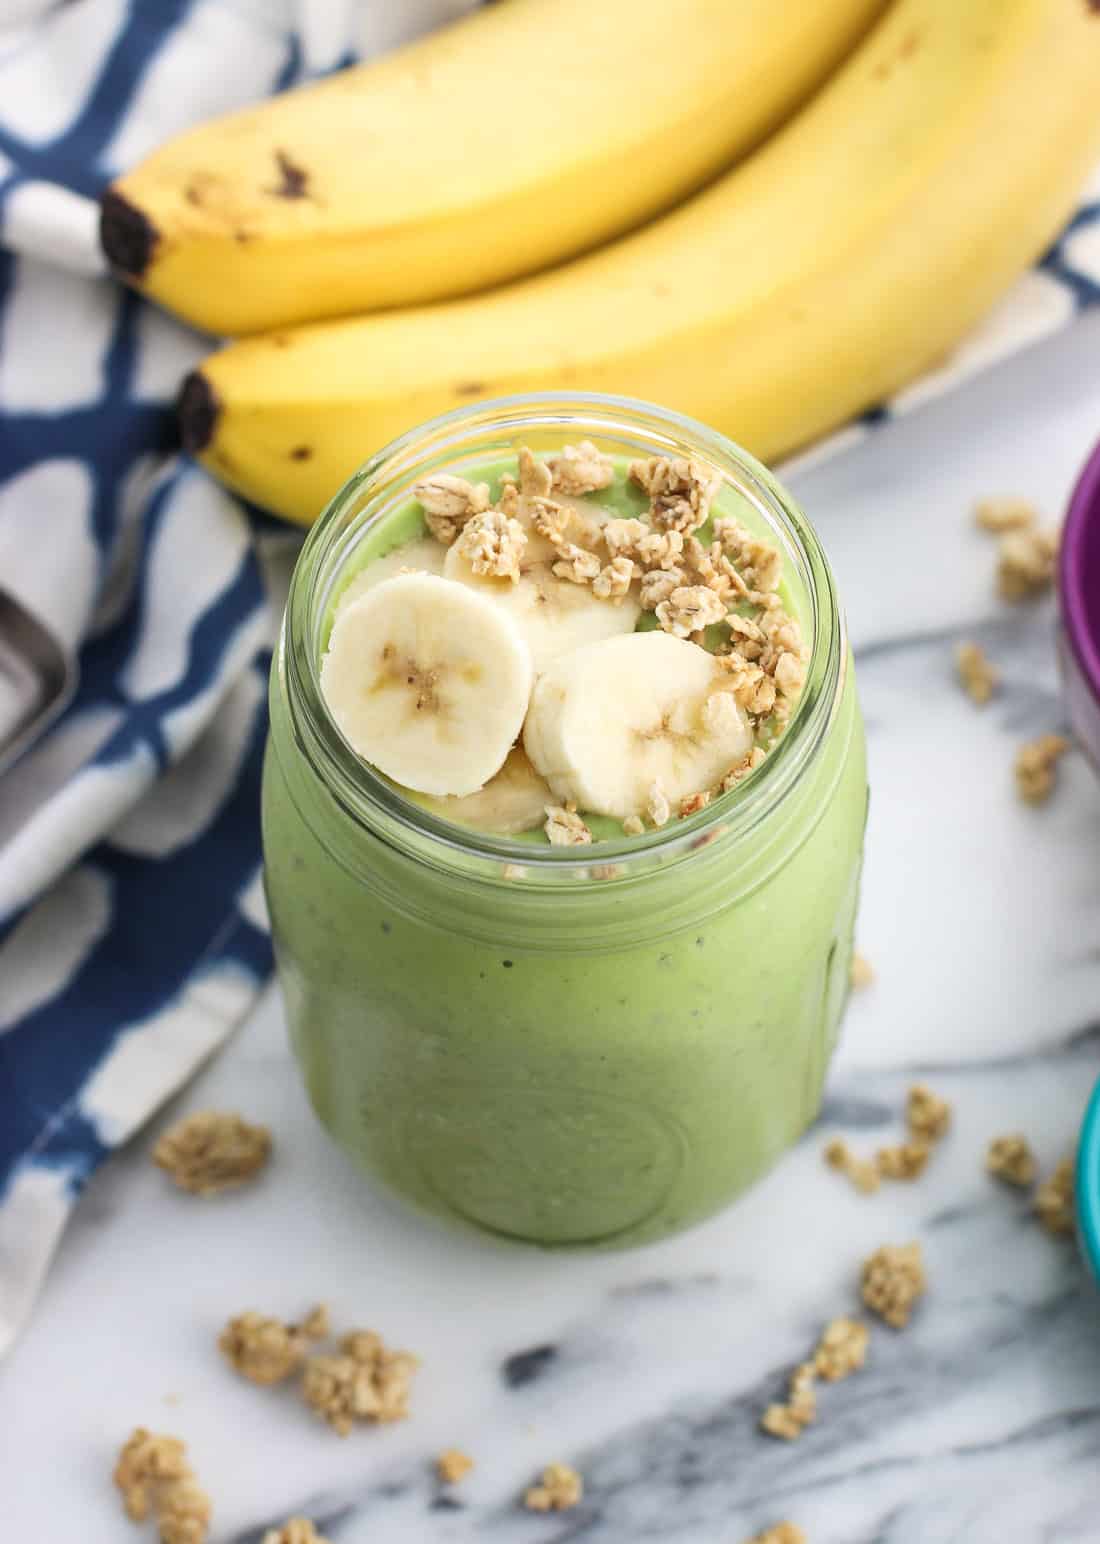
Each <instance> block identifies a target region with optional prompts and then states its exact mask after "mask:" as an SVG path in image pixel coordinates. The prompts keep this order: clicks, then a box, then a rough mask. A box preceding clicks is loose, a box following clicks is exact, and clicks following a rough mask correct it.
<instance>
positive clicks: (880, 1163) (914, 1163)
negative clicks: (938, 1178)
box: [875, 1138, 932, 1180]
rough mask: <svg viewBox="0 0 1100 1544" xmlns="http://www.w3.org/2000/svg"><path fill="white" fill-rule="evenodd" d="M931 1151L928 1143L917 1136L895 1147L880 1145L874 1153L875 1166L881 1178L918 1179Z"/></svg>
mask: <svg viewBox="0 0 1100 1544" xmlns="http://www.w3.org/2000/svg"><path fill="white" fill-rule="evenodd" d="M931 1153H932V1149H931V1147H929V1145H928V1143H927V1142H925V1141H922V1140H920V1139H919V1138H915V1139H914V1140H913V1141H910V1142H901V1143H899V1144H898V1145H897V1146H896V1147H880V1148H879V1150H878V1152H877V1153H876V1154H875V1168H876V1169H877V1170H878V1172H879V1173H880V1174H881V1175H882V1177H883V1179H905V1180H912V1179H919V1178H920V1176H921V1175H922V1174H923V1173H924V1171H925V1169H926V1168H927V1167H928V1159H929V1157H930V1156H931Z"/></svg>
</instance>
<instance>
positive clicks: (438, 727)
mask: <svg viewBox="0 0 1100 1544" xmlns="http://www.w3.org/2000/svg"><path fill="white" fill-rule="evenodd" d="M531 681H532V672H531V655H530V652H529V650H528V648H527V645H526V643H525V642H524V641H523V637H522V636H521V634H520V631H519V628H518V626H517V625H516V622H515V621H514V620H513V618H512V617H510V616H509V615H508V613H507V612H506V611H505V610H504V609H503V607H500V606H494V605H493V604H492V602H491V601H489V600H487V599H486V598H485V597H484V596H483V595H479V594H478V593H477V592H476V591H475V590H473V589H471V588H469V587H468V586H466V585H460V584H452V583H451V581H450V580H448V579H442V578H440V577H438V576H437V575H435V574H398V575H397V576H396V577H395V578H393V579H386V580H384V581H383V582H382V583H381V584H379V585H377V586H376V587H375V588H374V589H373V590H369V591H368V592H367V594H365V595H360V597H359V599H358V600H356V601H354V602H353V603H352V604H351V605H350V606H347V607H346V608H345V609H344V610H343V611H342V612H341V613H340V615H339V617H337V619H336V621H335V622H334V623H333V628H332V636H331V638H330V640H329V647H328V653H327V654H326V655H325V658H324V660H323V662H322V665H321V690H322V692H323V693H324V697H325V701H326V702H327V703H328V707H329V711H330V712H331V714H332V716H333V718H334V719H335V721H336V724H337V727H338V728H339V729H340V731H341V733H342V734H343V735H344V738H345V739H346V740H347V741H348V743H349V744H350V745H351V747H352V749H353V750H354V751H355V752H356V753H357V754H358V755H360V756H362V758H363V760H364V761H369V762H370V764H371V765H372V766H373V767H377V768H378V770H379V771H380V772H384V773H385V774H386V776H387V777H392V778H393V779H394V781H395V782H398V783H402V784H404V786H405V787H406V788H412V789H414V790H415V791H416V792H417V793H432V794H458V795H464V794H471V793H474V792H476V790H477V789H479V788H483V787H484V785H485V784H486V783H487V782H488V781H489V779H490V778H491V777H492V776H493V775H494V774H495V773H496V772H498V771H499V770H500V768H501V767H502V766H503V764H504V761H505V758H506V757H507V755H508V752H509V750H510V749H511V747H512V745H513V743H514V741H515V739H516V736H517V735H518V734H519V732H520V728H521V726H522V724H523V718H524V714H525V713H526V712H527V703H528V700H529V698H530V695H531Z"/></svg>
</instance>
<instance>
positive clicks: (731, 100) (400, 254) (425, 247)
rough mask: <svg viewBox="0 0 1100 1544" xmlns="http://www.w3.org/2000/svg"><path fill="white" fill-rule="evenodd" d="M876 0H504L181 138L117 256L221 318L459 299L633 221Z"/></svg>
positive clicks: (124, 266)
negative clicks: (372, 60) (370, 60)
mask: <svg viewBox="0 0 1100 1544" xmlns="http://www.w3.org/2000/svg"><path fill="white" fill-rule="evenodd" d="M885 3H886V0H783V3H782V4H779V5H777V4H776V3H775V0H676V4H675V5H669V4H667V3H654V0H645V3H642V4H638V3H637V0H511V3H510V4H508V5H502V6H493V7H489V8H487V9H485V10H483V11H479V12H477V13H475V14H474V15H472V16H470V17H468V18H467V19H465V20H463V21H460V22H457V23H455V24H454V25H452V26H450V27H448V28H446V29H444V30H443V31H441V32H438V33H435V34H433V35H431V36H429V37H427V38H425V39H423V40H421V41H419V42H416V43H414V44H412V45H411V46H409V47H407V48H404V49H401V50H400V51H399V52H397V53H395V54H393V55H391V56H390V57H388V58H385V59H382V60H380V61H378V62H377V63H374V64H369V65H364V66H360V67H358V68H354V69H349V70H346V71H344V72H343V73H341V74H339V75H335V76H333V77H332V78H331V79H329V80H325V81H322V82H320V83H317V84H314V85H309V86H304V87H300V88H299V89H297V90H295V91H290V92H287V93H286V94H285V95H283V96H280V97H276V98H274V99H272V100H271V101H270V102H266V103H264V104H262V105H261V106H258V107H255V108H251V109H249V110H248V111H245V112H240V113H235V114H233V115H232V116H231V117H228V118H223V119H220V120H218V121H215V122H212V123H208V124H204V125H202V126H201V127H199V128H197V129H193V130H191V131H190V132H188V133H186V134H183V135H180V136H179V137H178V138H177V139H174V140H171V141H170V142H169V143H168V144H167V145H165V146H163V148H161V149H160V150H158V151H156V152H155V153H154V154H153V155H151V156H149V158H148V159H147V160H145V161H144V162H142V164H141V165H140V166H138V167H137V168H136V169H135V170H134V171H132V172H130V173H129V174H128V175H127V176H125V177H122V178H121V179H120V180H119V181H118V182H116V183H115V184H114V185H113V187H112V188H110V189H109V190H108V192H107V194H106V195H105V198H104V201H103V207H102V215H101V224H100V231H101V239H102V242H103V246H104V249H105V251H106V253H107V256H108V258H109V260H110V261H111V263H112V266H113V267H114V269H115V271H116V272H117V273H118V274H119V275H120V276H121V277H123V278H125V279H127V280H129V281H130V282H132V283H133V284H135V285H136V286H137V287H138V288H140V289H142V290H143V291H144V292H145V293H146V294H148V295H151V296H152V297H153V298H154V299H156V300H159V301H160V302H161V303H162V304H163V305H165V306H167V307H168V308H169V310H172V311H175V312H177V313H178V314H179V315H180V316H182V317H184V318H186V319H187V320H188V321H190V322H193V323H194V324H195V325H197V326H199V327H205V328H208V329H210V330H211V331H213V332H228V333H245V332H254V331H257V330H260V329H262V328H265V327H272V326H284V325H287V324H290V323H294V322H301V321H310V320H313V319H315V318H318V317H325V316H341V315H346V314H348V313H349V312H352V311H364V310H372V309H374V308H376V307H379V306H392V305H403V304H407V303H409V302H417V303H418V302H421V301H426V300H434V299H437V298H439V297H440V296H444V295H457V294H462V293H464V292H466V291H469V290H473V289H478V288H481V287H483V286H485V285H489V284H495V283H498V282H500V281H501V280H504V279H510V278H514V277H515V276H516V275H518V274H522V273H527V272H530V271H531V270H532V269H534V268H538V267H541V266H544V265H545V264H547V263H550V262H554V261H556V260H558V259H560V258H563V257H568V256H570V255H571V254H572V253H574V252H578V251H580V250H581V249H582V248H584V247H590V246H594V245H595V244H596V243H597V242H599V241H601V240H603V239H605V238H606V237H609V236H613V235H617V234H618V233H619V232H620V231H623V230H625V229H627V228H628V227H629V226H631V225H633V224H637V223H638V222H639V221H641V220H642V219H644V218H645V217H646V216H648V215H651V214H654V213H655V212H656V211H658V210H660V209H662V208H664V207H667V205H669V204H670V203H671V202H673V201H674V200H675V199H677V198H680V197H682V196H683V195H685V194H686V193H689V192H691V191H692V190H694V189H695V188H697V187H699V186H700V185H701V184H702V183H703V182H704V181H705V180H706V179H707V178H708V177H710V176H712V175H713V174H714V173H715V172H717V171H719V170H720V169H721V168H722V167H723V166H725V165H728V164H729V161H730V160H731V159H732V157H733V156H735V155H736V154H739V153H740V152H742V151H744V150H746V149H747V148H749V146H750V145H752V144H755V143H756V142H757V141H758V140H759V139H761V138H762V137H763V136H764V134H766V133H767V132H768V131H769V130H771V129H772V128H774V126H775V125H776V123H778V122H779V121H780V120H781V119H782V118H783V117H784V116H785V115H786V114H787V113H789V112H790V111H791V110H792V109H793V108H794V107H796V106H797V104H798V103H799V102H800V101H801V100H802V99H803V98H804V97H805V96H806V95H807V94H808V93H809V92H810V91H811V90H813V89H814V88H815V87H816V86H817V85H818V84H819V82H820V81H821V80H822V79H823V78H824V77H825V76H826V75H827V73H828V72H829V70H830V69H832V68H833V67H834V66H835V65H836V63H837V62H838V60H839V59H841V58H842V57H843V56H844V54H845V53H846V52H847V51H848V49H850V48H851V46H852V45H853V44H854V43H855V41H856V40H857V39H858V38H859V37H860V35H861V34H862V33H863V32H865V31H866V29H867V26H868V25H869V23H870V22H871V21H872V20H873V18H874V17H875V16H876V15H877V14H878V13H879V12H880V11H881V10H882V8H883V5H884V4H885Z"/></svg>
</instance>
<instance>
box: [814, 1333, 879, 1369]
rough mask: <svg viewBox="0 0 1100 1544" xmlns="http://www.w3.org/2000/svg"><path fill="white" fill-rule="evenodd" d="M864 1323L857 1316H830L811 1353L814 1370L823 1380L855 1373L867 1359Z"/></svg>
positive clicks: (866, 1337)
mask: <svg viewBox="0 0 1100 1544" xmlns="http://www.w3.org/2000/svg"><path fill="white" fill-rule="evenodd" d="M869 1339H870V1336H869V1334H868V1331H867V1326H866V1325H865V1324H861V1323H860V1321H859V1320H858V1319H833V1320H832V1321H831V1322H830V1323H829V1324H827V1325H826V1326H825V1329H824V1332H823V1333H822V1336H821V1339H820V1341H819V1342H818V1346H817V1350H816V1351H815V1352H814V1372H815V1373H816V1374H817V1376H818V1377H819V1378H824V1380H825V1382H826V1383H839V1382H840V1380H841V1379H842V1378H850V1377H851V1376H852V1374H853V1373H854V1372H859V1370H860V1368H861V1367H862V1366H863V1364H864V1362H865V1361H866V1360H867V1343H868V1340H869Z"/></svg>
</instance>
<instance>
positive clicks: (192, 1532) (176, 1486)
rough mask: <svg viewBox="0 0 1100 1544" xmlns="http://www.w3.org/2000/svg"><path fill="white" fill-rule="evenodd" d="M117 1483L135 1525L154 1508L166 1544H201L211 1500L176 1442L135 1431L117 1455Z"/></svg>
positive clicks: (207, 1523)
mask: <svg viewBox="0 0 1100 1544" xmlns="http://www.w3.org/2000/svg"><path fill="white" fill-rule="evenodd" d="M114 1482H115V1485H116V1486H117V1487H118V1489H119V1491H120V1492H121V1494H122V1500H123V1505H124V1506H125V1508H126V1515H127V1517H129V1518H130V1519H131V1520H132V1521H133V1522H138V1523H140V1522H144V1520H145V1519H146V1518H147V1517H148V1516H149V1511H150V1508H152V1511H153V1513H154V1515H155V1517H156V1520H157V1525H158V1527H159V1530H160V1537H161V1541H162V1544H203V1541H204V1540H205V1538H206V1534H207V1530H208V1528H209V1526H210V1515H211V1510H212V1508H211V1505H210V1498H209V1496H208V1495H207V1494H206V1492H205V1491H203V1490H201V1489H200V1488H199V1485H198V1483H197V1481H196V1479H195V1475H194V1472H193V1471H192V1469H191V1465H190V1464H189V1463H188V1462H187V1449H186V1446H185V1445H184V1443H182V1442H181V1441H180V1440H179V1438H178V1437H164V1436H157V1435H155V1434H154V1433H153V1432H151V1431H147V1430H146V1429H145V1427H144V1426H138V1427H136V1428H135V1430H134V1431H133V1432H132V1433H131V1435H130V1437H129V1439H128V1440H127V1441H126V1443H125V1444H124V1446H123V1448H122V1450H121V1452H120V1453H119V1455H118V1462H117V1463H116V1465H115V1470H114Z"/></svg>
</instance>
